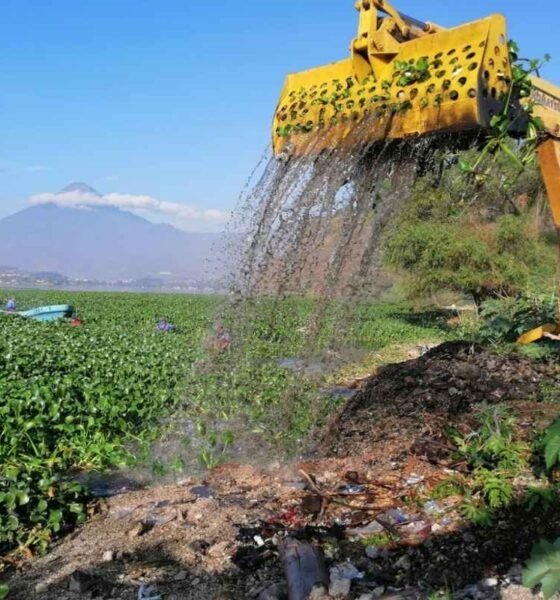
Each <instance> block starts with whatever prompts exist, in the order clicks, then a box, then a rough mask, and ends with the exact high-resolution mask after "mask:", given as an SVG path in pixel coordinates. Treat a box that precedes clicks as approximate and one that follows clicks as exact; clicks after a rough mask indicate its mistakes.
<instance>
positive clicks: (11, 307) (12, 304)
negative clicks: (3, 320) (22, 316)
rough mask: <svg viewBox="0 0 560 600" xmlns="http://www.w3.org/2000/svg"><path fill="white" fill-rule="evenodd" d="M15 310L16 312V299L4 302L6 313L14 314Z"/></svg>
mask: <svg viewBox="0 0 560 600" xmlns="http://www.w3.org/2000/svg"><path fill="white" fill-rule="evenodd" d="M15 310H16V299H15V298H8V301H7V302H6V311H7V312H15Z"/></svg>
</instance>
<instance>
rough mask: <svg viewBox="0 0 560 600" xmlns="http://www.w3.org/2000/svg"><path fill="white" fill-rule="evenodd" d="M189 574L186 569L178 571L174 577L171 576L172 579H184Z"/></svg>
mask: <svg viewBox="0 0 560 600" xmlns="http://www.w3.org/2000/svg"><path fill="white" fill-rule="evenodd" d="M188 577H189V574H188V573H187V571H179V572H178V573H177V574H176V575H175V577H173V581H185V579H188Z"/></svg>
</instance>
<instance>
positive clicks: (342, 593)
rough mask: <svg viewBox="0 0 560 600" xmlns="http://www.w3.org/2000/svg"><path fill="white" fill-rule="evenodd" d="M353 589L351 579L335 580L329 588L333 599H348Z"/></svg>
mask: <svg viewBox="0 0 560 600" xmlns="http://www.w3.org/2000/svg"><path fill="white" fill-rule="evenodd" d="M351 588H352V580H351V579H335V580H334V581H332V582H331V585H330V586H329V596H331V597H333V598H348V596H350V589H351Z"/></svg>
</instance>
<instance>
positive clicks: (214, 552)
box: [208, 542, 264, 558]
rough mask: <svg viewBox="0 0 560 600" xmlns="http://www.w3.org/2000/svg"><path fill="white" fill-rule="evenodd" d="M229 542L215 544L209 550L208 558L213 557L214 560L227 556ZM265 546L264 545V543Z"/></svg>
mask: <svg viewBox="0 0 560 600" xmlns="http://www.w3.org/2000/svg"><path fill="white" fill-rule="evenodd" d="M228 545H229V544H228V542H220V543H218V544H214V545H213V546H212V547H211V548H210V549H209V550H208V556H213V557H214V558H216V557H218V556H224V554H226V549H227V547H228ZM263 545H264V543H263Z"/></svg>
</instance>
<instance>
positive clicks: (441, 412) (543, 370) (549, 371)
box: [318, 342, 560, 457]
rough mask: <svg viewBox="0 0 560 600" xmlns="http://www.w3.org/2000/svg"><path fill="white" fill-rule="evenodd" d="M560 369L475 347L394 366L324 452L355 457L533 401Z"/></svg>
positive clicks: (363, 394)
mask: <svg viewBox="0 0 560 600" xmlns="http://www.w3.org/2000/svg"><path fill="white" fill-rule="evenodd" d="M558 380H560V375H559V374H558V371H557V369H554V368H553V367H551V366H548V365H544V364H537V363H534V362H531V361H530V360H528V359H526V358H523V357H519V356H514V355H509V356H501V355H498V354H495V353H493V352H491V351H489V350H488V349H486V348H483V347H482V346H479V345H477V344H473V343H469V342H448V343H445V344H442V345H441V346H438V347H437V348H434V349H432V350H430V351H429V352H428V353H427V354H425V355H424V356H422V357H420V358H418V359H415V360H410V361H407V362H404V363H399V364H395V365H388V366H386V367H383V368H382V369H380V370H379V371H378V373H377V374H376V375H375V376H374V377H373V378H372V379H370V380H369V382H368V383H367V384H366V386H365V388H364V389H363V390H361V391H360V392H358V393H357V394H356V396H354V397H353V398H352V399H351V400H350V401H349V402H348V403H347V404H346V405H345V406H344V407H343V408H342V410H341V411H340V412H339V413H338V414H336V415H335V416H334V417H333V418H332V419H331V421H330V424H329V426H328V427H327V430H326V433H325V434H324V435H323V437H322V439H321V441H320V443H319V446H318V452H319V453H320V454H322V455H325V456H339V457H342V456H349V455H351V454H356V453H361V452H365V451H367V450H368V448H369V447H370V446H371V444H373V443H376V442H379V441H382V440H383V438H384V436H386V435H387V433H388V432H389V431H401V432H404V431H408V432H410V433H412V434H414V433H418V432H420V431H421V430H422V429H424V428H426V426H429V424H430V422H431V421H433V418H434V417H436V418H437V417H438V416H439V417H441V416H445V417H446V419H449V418H451V419H452V418H453V417H455V416H458V415H461V414H464V413H467V412H469V411H470V410H471V409H472V407H473V406H476V405H479V404H482V403H487V404H495V403H498V402H512V401H518V400H528V399H530V398H531V396H533V394H535V392H537V391H538V389H539V386H540V385H541V384H542V383H543V382H545V381H546V382H548V383H552V382H554V381H558Z"/></svg>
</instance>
